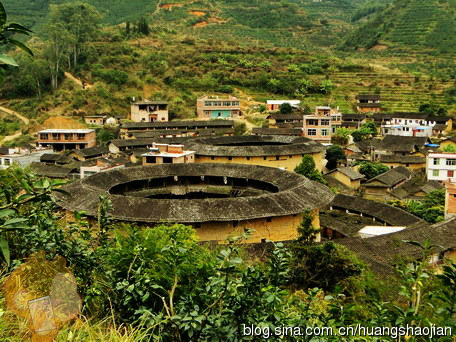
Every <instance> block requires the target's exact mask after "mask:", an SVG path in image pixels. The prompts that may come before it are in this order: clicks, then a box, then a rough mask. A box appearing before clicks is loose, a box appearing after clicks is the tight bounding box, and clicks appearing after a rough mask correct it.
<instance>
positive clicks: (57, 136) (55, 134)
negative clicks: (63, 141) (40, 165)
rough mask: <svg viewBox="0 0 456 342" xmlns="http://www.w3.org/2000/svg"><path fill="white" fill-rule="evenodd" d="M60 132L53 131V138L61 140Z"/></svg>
mask: <svg viewBox="0 0 456 342" xmlns="http://www.w3.org/2000/svg"><path fill="white" fill-rule="evenodd" d="M59 138H60V134H59V133H52V140H59Z"/></svg>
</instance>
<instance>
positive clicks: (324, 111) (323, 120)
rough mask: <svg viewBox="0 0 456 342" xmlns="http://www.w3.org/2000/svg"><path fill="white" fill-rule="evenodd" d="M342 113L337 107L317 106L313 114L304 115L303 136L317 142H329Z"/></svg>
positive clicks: (339, 122) (337, 126) (340, 121)
mask: <svg viewBox="0 0 456 342" xmlns="http://www.w3.org/2000/svg"><path fill="white" fill-rule="evenodd" d="M341 123H342V114H341V113H340V112H339V108H336V109H333V108H331V107H328V106H319V107H317V108H316V110H315V114H312V115H304V117H303V132H302V134H303V136H304V137H306V138H310V139H312V140H316V141H319V142H324V143H330V142H331V137H332V135H333V134H334V133H335V132H336V129H337V128H339V127H340V126H341Z"/></svg>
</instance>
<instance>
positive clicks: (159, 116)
mask: <svg viewBox="0 0 456 342" xmlns="http://www.w3.org/2000/svg"><path fill="white" fill-rule="evenodd" d="M168 118H169V115H168V102H166V101H149V100H145V101H139V102H135V103H133V104H132V105H131V111H130V119H131V120H132V121H134V122H164V121H168Z"/></svg>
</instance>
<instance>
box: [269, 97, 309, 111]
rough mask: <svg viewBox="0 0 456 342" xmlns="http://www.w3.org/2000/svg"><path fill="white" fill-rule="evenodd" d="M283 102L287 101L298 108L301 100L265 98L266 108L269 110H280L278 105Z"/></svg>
mask: <svg viewBox="0 0 456 342" xmlns="http://www.w3.org/2000/svg"><path fill="white" fill-rule="evenodd" d="M284 103H289V104H290V106H291V107H293V108H299V106H300V104H301V101H299V100H267V101H266V108H267V110H268V111H269V112H274V111H276V110H280V106H281V105H283V104H284Z"/></svg>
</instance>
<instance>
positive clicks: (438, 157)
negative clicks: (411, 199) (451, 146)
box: [426, 152, 456, 182]
mask: <svg viewBox="0 0 456 342" xmlns="http://www.w3.org/2000/svg"><path fill="white" fill-rule="evenodd" d="M426 175H427V178H428V180H435V181H439V182H445V181H446V180H448V179H451V178H454V177H456V153H452V152H431V153H429V154H428V156H427V158H426Z"/></svg>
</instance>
